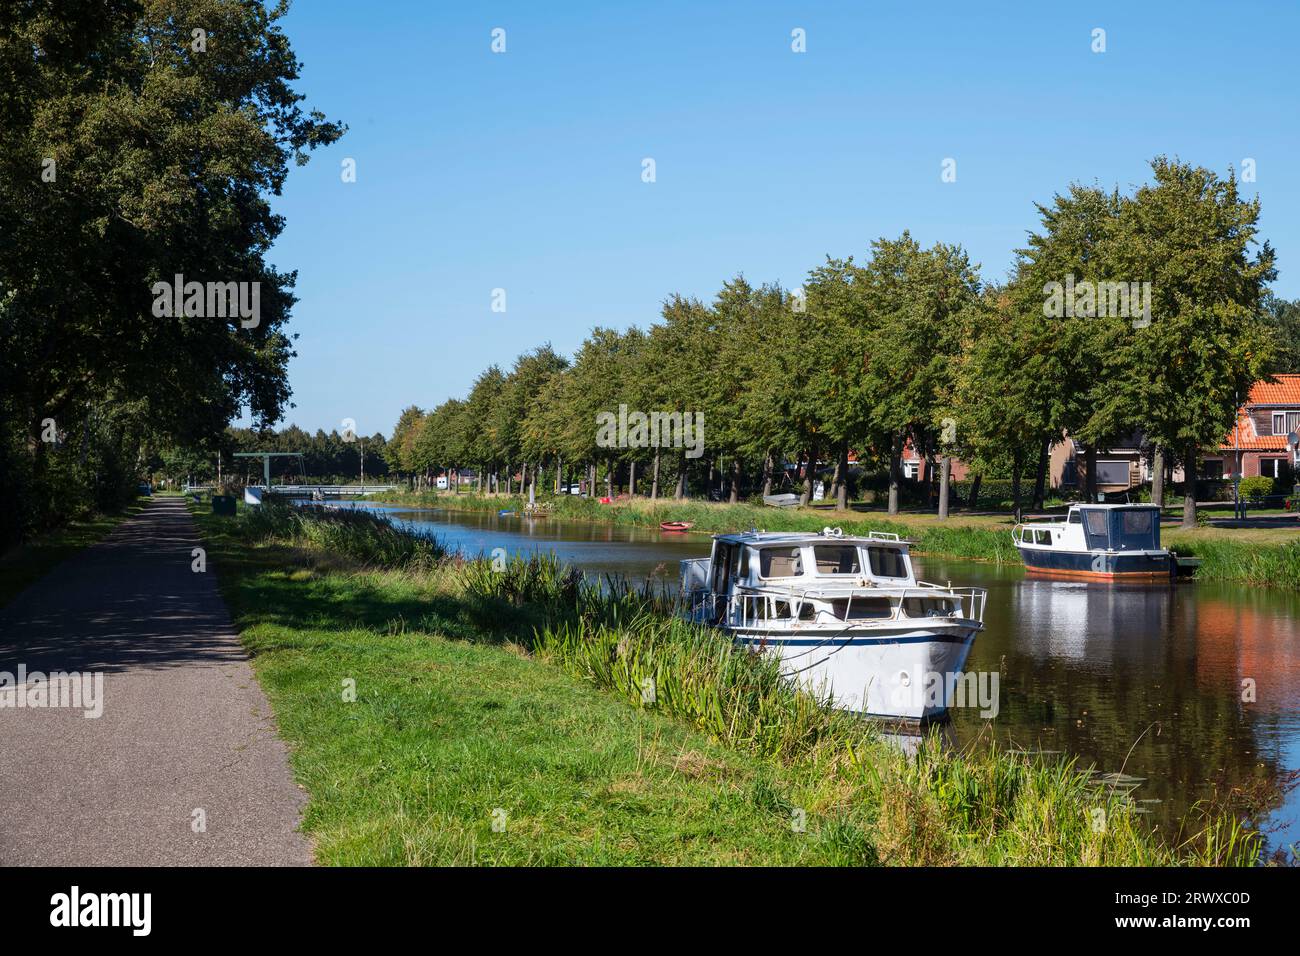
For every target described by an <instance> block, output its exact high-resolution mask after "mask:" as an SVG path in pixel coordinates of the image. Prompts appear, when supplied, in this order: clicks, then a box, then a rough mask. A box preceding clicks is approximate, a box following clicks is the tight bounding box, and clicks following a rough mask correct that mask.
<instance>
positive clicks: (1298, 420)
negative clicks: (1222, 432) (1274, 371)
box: [1201, 375, 1300, 482]
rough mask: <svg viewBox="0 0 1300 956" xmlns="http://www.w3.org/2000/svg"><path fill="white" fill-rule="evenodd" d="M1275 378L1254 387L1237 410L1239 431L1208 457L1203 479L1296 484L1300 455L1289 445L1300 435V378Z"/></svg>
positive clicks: (1203, 469) (1235, 429)
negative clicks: (1292, 437)
mask: <svg viewBox="0 0 1300 956" xmlns="http://www.w3.org/2000/svg"><path fill="white" fill-rule="evenodd" d="M1273 378H1274V381H1271V382H1256V383H1255V384H1254V385H1252V386H1251V388H1250V394H1249V395H1247V396H1246V404H1244V405H1243V406H1242V407H1241V408H1239V409H1238V410H1237V424H1236V427H1234V428H1233V429H1232V431H1230V432H1229V433H1228V435H1227V436H1226V437H1225V438H1224V439H1223V442H1222V443H1221V444H1220V446H1219V448H1218V449H1217V450H1216V451H1215V452H1214V453H1210V454H1207V455H1206V457H1205V459H1204V461H1203V462H1202V466H1201V467H1202V471H1201V473H1202V475H1204V476H1205V477H1211V478H1212V477H1227V476H1229V475H1234V474H1238V475H1241V476H1242V477H1243V478H1253V477H1255V476H1257V475H1263V476H1265V477H1268V478H1281V479H1283V481H1286V482H1290V481H1294V480H1295V474H1296V467H1297V465H1300V454H1297V449H1296V448H1293V447H1290V446H1289V445H1288V444H1287V436H1288V435H1292V434H1300V375H1275V376H1274V377H1273Z"/></svg>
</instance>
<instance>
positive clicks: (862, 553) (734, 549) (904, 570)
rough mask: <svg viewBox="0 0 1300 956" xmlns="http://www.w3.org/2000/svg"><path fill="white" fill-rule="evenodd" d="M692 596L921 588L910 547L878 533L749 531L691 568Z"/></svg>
mask: <svg viewBox="0 0 1300 956" xmlns="http://www.w3.org/2000/svg"><path fill="white" fill-rule="evenodd" d="M689 564H690V565H691V566H692V567H691V568H689V569H688V572H687V575H686V577H687V578H689V580H687V579H685V578H684V580H683V582H682V583H683V586H684V587H685V588H686V589H687V590H710V591H713V592H715V593H726V592H727V591H729V590H731V588H733V587H736V586H742V587H751V588H767V587H771V586H773V585H779V586H785V585H790V586H795V587H799V588H807V587H815V586H819V585H831V586H834V585H850V586H857V587H864V586H866V587H869V586H871V585H872V584H878V585H884V586H899V585H908V584H913V583H915V580H916V579H915V578H914V577H913V574H912V560H911V558H910V557H909V556H908V553H907V542H906V541H901V540H900V539H899V537H898V535H893V534H890V535H886V534H883V533H880V532H872V533H871V535H870V536H868V537H865V538H849V537H842V536H836V535H824V536H820V537H813V536H811V535H808V534H807V533H781V532H765V531H749V532H745V533H742V534H720V535H715V536H714V538H713V553H712V554H711V555H710V556H709V558H708V559H703V558H701V559H699V560H697V561H692V562H689Z"/></svg>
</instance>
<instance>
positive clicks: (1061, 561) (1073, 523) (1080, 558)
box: [1011, 504, 1195, 582]
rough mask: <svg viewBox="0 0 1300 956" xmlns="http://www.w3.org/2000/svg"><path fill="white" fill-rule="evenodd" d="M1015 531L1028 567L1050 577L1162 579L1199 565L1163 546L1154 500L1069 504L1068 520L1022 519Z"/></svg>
mask: <svg viewBox="0 0 1300 956" xmlns="http://www.w3.org/2000/svg"><path fill="white" fill-rule="evenodd" d="M1011 535H1012V539H1013V540H1014V541H1015V544H1016V550H1017V551H1019V552H1020V557H1021V559H1022V560H1023V561H1024V562H1025V568H1026V570H1028V571H1029V572H1030V573H1032V574H1040V575H1047V576H1049V577H1062V578H1078V579H1085V580H1101V581H1135V582H1162V581H1169V580H1171V579H1172V578H1174V577H1175V576H1177V574H1179V573H1186V572H1187V571H1189V570H1190V569H1191V568H1192V567H1194V565H1195V560H1194V559H1190V560H1189V559H1182V560H1179V559H1178V558H1177V557H1176V556H1175V555H1174V554H1172V553H1171V552H1170V551H1168V550H1166V549H1164V548H1162V547H1160V509H1159V508H1157V507H1155V506H1154V505H1102V504H1098V505H1093V504H1082V505H1071V506H1070V509H1069V511H1068V512H1067V513H1066V516H1065V519H1064V520H1061V521H1034V522H1031V523H1028V524H1018V525H1016V526H1015V528H1013V529H1012V532H1011Z"/></svg>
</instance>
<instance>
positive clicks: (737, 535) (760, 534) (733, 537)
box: [713, 531, 911, 548]
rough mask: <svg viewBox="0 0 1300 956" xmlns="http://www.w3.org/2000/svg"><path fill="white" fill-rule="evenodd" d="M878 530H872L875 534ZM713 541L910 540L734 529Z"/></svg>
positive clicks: (875, 542)
mask: <svg viewBox="0 0 1300 956" xmlns="http://www.w3.org/2000/svg"><path fill="white" fill-rule="evenodd" d="M876 533H878V532H873V533H872V534H876ZM713 539H714V540H715V541H725V542H727V543H728V544H752V545H764V544H776V545H781V544H788V545H806V544H851V545H876V546H879V545H885V546H888V547H898V548H906V547H907V546H908V545H909V544H911V542H910V541H907V540H906V539H902V538H896V537H893V536H891V537H888V538H886V537H873V536H872V535H871V534H869V535H866V536H863V535H847V534H845V535H833V534H820V533H818V532H816V531H735V532H728V533H726V534H715V535H714V536H713Z"/></svg>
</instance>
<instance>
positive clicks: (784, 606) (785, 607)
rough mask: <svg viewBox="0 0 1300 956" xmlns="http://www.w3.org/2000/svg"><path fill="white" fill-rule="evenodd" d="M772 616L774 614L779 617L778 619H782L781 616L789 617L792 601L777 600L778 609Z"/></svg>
mask: <svg viewBox="0 0 1300 956" xmlns="http://www.w3.org/2000/svg"><path fill="white" fill-rule="evenodd" d="M772 616H773V617H774V618H777V619H778V620H780V619H781V618H786V617H789V616H790V602H789V601H777V602H776V611H775V612H774V613H773V614H772Z"/></svg>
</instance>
